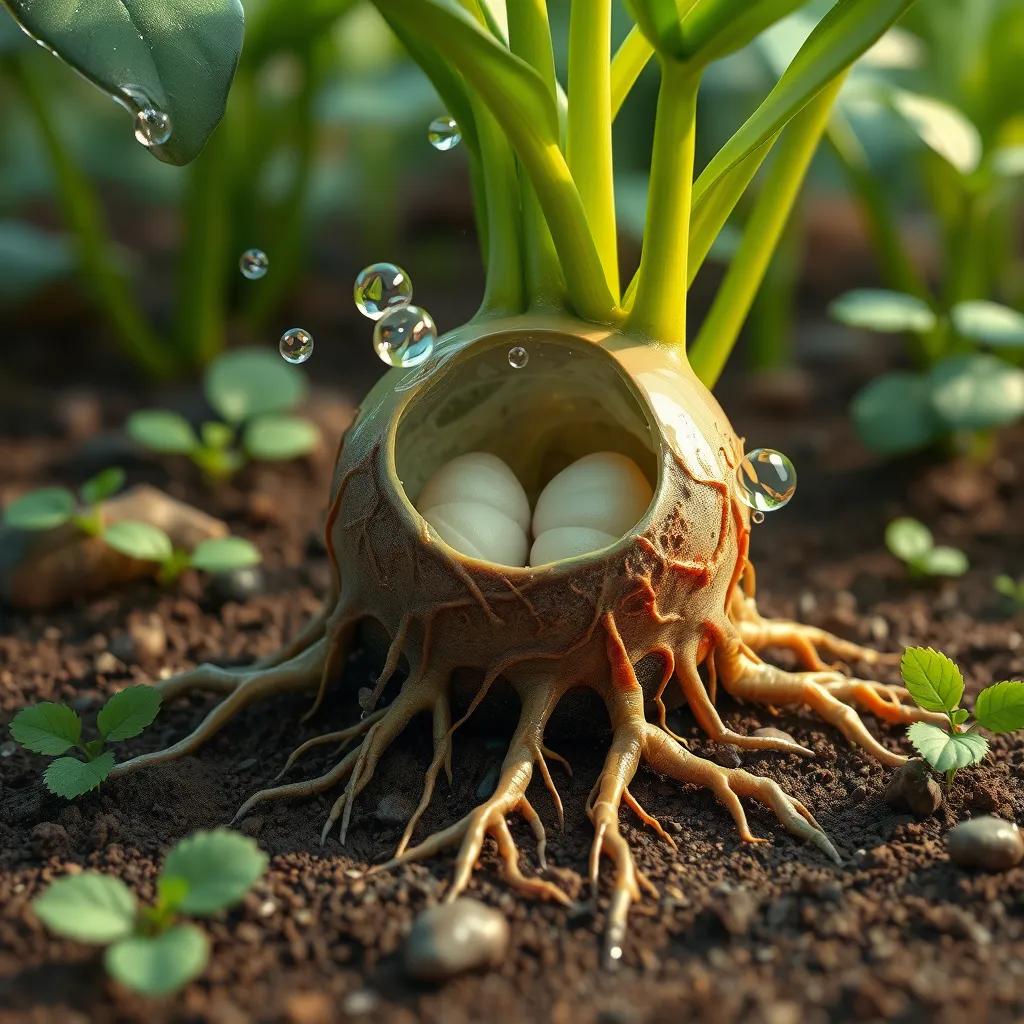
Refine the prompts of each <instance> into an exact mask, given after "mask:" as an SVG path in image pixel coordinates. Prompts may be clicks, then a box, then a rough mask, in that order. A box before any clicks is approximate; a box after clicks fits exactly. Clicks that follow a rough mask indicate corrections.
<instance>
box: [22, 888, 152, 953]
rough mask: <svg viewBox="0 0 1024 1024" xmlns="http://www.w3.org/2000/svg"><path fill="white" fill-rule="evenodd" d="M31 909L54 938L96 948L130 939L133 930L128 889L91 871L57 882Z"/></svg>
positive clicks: (133, 908)
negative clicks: (75, 941) (94, 945)
mask: <svg viewBox="0 0 1024 1024" xmlns="http://www.w3.org/2000/svg"><path fill="white" fill-rule="evenodd" d="M32 909H33V910H34V911H35V912H36V915H37V916H38V917H39V919H40V920H41V921H42V922H43V924H45V925H46V927H47V928H49V929H50V931H52V932H55V933H56V934H57V935H65V936H67V937H68V938H69V939H76V940H77V941H79V942H89V943H94V944H96V945H105V944H106V943H108V942H115V941H117V940H118V939H121V938H123V937H124V936H126V935H131V933H132V930H133V929H134V927H135V914H136V904H135V896H134V895H133V894H132V891H131V889H129V888H128V886H126V885H125V884H124V882H122V881H120V880H119V879H117V878H111V877H110V875H100V874H97V873H96V872H94V871H87V872H85V873H84V874H81V875H72V876H70V877H67V878H58V879H57V881H56V882H54V883H53V884H52V885H51V886H50V887H49V888H48V889H47V890H46V891H45V892H44V893H43V894H42V895H41V896H39V897H37V898H36V899H35V900H33V901H32Z"/></svg>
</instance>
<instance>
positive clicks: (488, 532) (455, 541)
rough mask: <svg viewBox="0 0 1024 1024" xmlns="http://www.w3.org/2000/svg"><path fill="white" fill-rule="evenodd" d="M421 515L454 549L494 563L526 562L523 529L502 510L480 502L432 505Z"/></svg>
mask: <svg viewBox="0 0 1024 1024" xmlns="http://www.w3.org/2000/svg"><path fill="white" fill-rule="evenodd" d="M421 515H422V516H423V518H424V519H426V521H427V522H428V523H430V525H431V526H432V527H433V528H434V529H435V530H436V531H437V534H438V536H440V538H441V539H442V540H443V541H444V542H445V543H446V544H448V545H450V546H451V547H453V548H455V550H456V551H459V552H461V553H462V554H464V555H469V556H470V557H472V558H480V559H483V560H484V561H486V562H493V563H495V564H496V565H519V566H522V565H526V551H527V548H528V547H529V542H528V541H527V539H526V531H525V530H524V529H523V528H522V527H521V526H520V525H519V524H518V523H517V522H516V521H515V520H514V519H510V518H509V517H508V516H507V515H505V513H504V512H502V511H500V510H499V509H496V508H493V507H492V506H490V505H484V504H482V503H481V502H475V501H462V502H450V503H449V504H446V505H435V506H434V507H433V508H431V509H428V510H427V511H426V512H422V513H421Z"/></svg>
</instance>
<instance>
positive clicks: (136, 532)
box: [103, 519, 174, 562]
mask: <svg viewBox="0 0 1024 1024" xmlns="http://www.w3.org/2000/svg"><path fill="white" fill-rule="evenodd" d="M103 539H104V540H105V541H106V542H107V543H108V544H109V545H110V546H111V547H112V548H113V549H114V550H115V551H120V552H121V554H122V555H127V556H128V557H129V558H137V559H138V560H139V561H140V562H166V561H167V559H168V558H170V557H171V555H173V554H174V546H173V545H172V544H171V538H170V537H168V536H167V534H166V533H164V531H163V530H161V529H160V527H159V526H153V524H152V523H141V522H137V521H136V520H134V519H122V520H121V521H120V522H119V523H111V525H110V526H108V527H107V528H106V530H104V531H103Z"/></svg>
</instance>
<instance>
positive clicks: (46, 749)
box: [11, 701, 82, 756]
mask: <svg viewBox="0 0 1024 1024" xmlns="http://www.w3.org/2000/svg"><path fill="white" fill-rule="evenodd" d="M11 735H12V736H13V737H14V738H15V739H16V740H17V741H18V742H19V743H20V744H21V745H22V746H23V747H24V748H25V749H26V750H31V751H32V752H33V753H35V754H50V755H51V756H54V755H57V754H63V753H64V752H65V751H66V750H70V749H71V748H72V747H73V746H74V745H75V744H76V743H77V742H78V741H79V740H80V739H81V738H82V720H81V719H80V718H79V717H78V715H76V714H75V712H74V711H72V710H71V708H69V707H68V706H67V705H66V704H54V703H53V702H52V701H43V703H41V704H33V705H32V706H31V707H28V708H22V709H21V711H19V712H18V713H17V714H16V715H15V716H14V720H13V721H12V722H11Z"/></svg>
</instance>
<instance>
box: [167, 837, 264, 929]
mask: <svg viewBox="0 0 1024 1024" xmlns="http://www.w3.org/2000/svg"><path fill="white" fill-rule="evenodd" d="M266 868H267V855H266V854H265V853H264V852H263V851H262V850H261V849H260V848H259V847H258V846H257V845H256V844H255V843H254V842H253V841H252V840H251V839H249V838H247V837H246V836H243V835H239V833H237V832H232V831H230V830H229V829H225V828H219V829H215V830H214V831H212V832H197V833H196V834H195V835H193V836H190V837H189V838H188V839H183V840H182V841H181V842H180V843H178V845H177V846H176V847H175V848H174V849H173V850H171V852H170V853H169V854H168V855H167V860H166V861H165V862H164V867H163V871H162V872H161V874H162V875H163V876H165V877H167V878H181V879H184V881H186V882H187V883H188V893H187V894H186V896H185V898H184V899H183V900H182V901H181V904H180V909H181V912H182V913H184V914H196V915H198V916H204V915H206V914H214V913H216V912H217V911H218V910H223V909H224V908H225V907H230V906H232V905H233V904H235V903H238V901H239V900H241V899H242V897H243V896H244V895H245V894H246V893H247V892H248V891H249V889H250V888H251V887H252V885H253V883H255V882H256V881H257V880H258V879H259V878H260V876H261V875H262V874H263V872H264V871H266Z"/></svg>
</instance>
